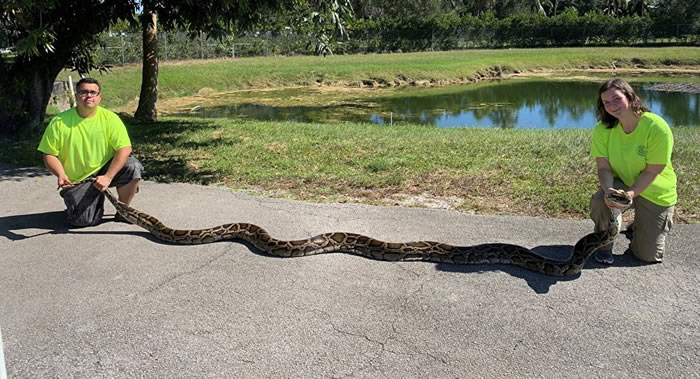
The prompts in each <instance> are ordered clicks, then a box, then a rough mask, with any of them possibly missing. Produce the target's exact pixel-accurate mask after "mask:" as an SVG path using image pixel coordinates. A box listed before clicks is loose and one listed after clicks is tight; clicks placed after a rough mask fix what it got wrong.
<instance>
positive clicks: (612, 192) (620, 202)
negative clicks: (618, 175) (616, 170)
mask: <svg viewBox="0 0 700 379" xmlns="http://www.w3.org/2000/svg"><path fill="white" fill-rule="evenodd" d="M632 198H634V192H633V191H624V190H619V189H615V188H607V189H605V197H604V199H605V205H606V206H607V207H608V208H610V209H626V208H628V207H629V206H630V205H632Z"/></svg>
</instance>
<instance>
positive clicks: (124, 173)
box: [60, 156, 144, 227]
mask: <svg viewBox="0 0 700 379" xmlns="http://www.w3.org/2000/svg"><path fill="white" fill-rule="evenodd" d="M111 163H112V161H111V160H110V161H109V162H107V164H105V165H104V166H103V167H102V168H101V169H100V171H98V172H97V173H95V174H92V175H91V176H90V178H95V177H98V176H100V175H104V174H105V173H106V172H107V170H108V169H109V165H110V164H111ZM143 171H144V170H143V165H141V162H139V160H138V159H136V158H134V157H132V156H129V158H128V159H127V161H126V163H125V164H124V167H122V169H121V170H119V172H118V173H117V175H115V176H114V179H112V183H111V184H110V185H109V186H110V187H121V186H124V185H126V184H128V183H129V182H131V181H132V180H134V179H141V176H142V174H143ZM60 194H61V197H62V198H63V202H64V203H66V223H68V225H71V226H77V227H83V226H92V225H97V224H99V223H100V221H101V220H102V215H103V214H104V203H105V195H104V194H103V193H102V192H100V191H98V190H97V188H95V187H94V186H93V182H83V183H81V184H78V185H77V186H75V187H72V188H64V189H62V190H61V192H60Z"/></svg>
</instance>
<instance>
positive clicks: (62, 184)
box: [58, 174, 75, 189]
mask: <svg viewBox="0 0 700 379" xmlns="http://www.w3.org/2000/svg"><path fill="white" fill-rule="evenodd" d="M73 187H75V184H73V182H71V181H70V179H68V176H66V175H65V174H64V175H58V188H59V189H61V188H73Z"/></svg>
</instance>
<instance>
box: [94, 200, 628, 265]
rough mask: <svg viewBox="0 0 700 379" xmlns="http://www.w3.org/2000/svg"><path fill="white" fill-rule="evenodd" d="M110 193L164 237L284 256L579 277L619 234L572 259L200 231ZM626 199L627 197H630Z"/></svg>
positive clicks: (132, 218) (226, 228) (605, 236)
mask: <svg viewBox="0 0 700 379" xmlns="http://www.w3.org/2000/svg"><path fill="white" fill-rule="evenodd" d="M104 193H105V196H106V197H107V199H108V200H109V201H110V202H111V203H112V204H113V205H114V207H115V208H116V210H117V212H118V213H119V214H120V215H122V216H123V217H124V218H126V219H127V220H128V221H129V222H131V223H133V224H136V225H138V226H140V227H142V228H144V229H146V230H147V231H148V232H150V233H151V234H152V235H153V236H155V237H156V238H158V239H160V240H163V241H166V242H170V243H175V244H201V243H211V242H216V241H223V240H236V239H239V240H243V241H247V242H249V243H251V244H252V245H253V246H255V247H256V248H257V249H259V250H260V251H263V252H265V253H268V254H270V255H274V256H278V257H303V256H308V255H314V254H321V253H329V252H335V251H342V252H348V253H353V254H357V255H361V256H364V257H368V258H374V259H380V260H387V261H399V260H423V261H431V262H440V263H454V264H485V263H499V264H511V265H516V266H520V267H524V268H526V269H529V270H532V271H536V272H539V273H542V274H547V275H554V276H573V275H577V274H579V273H580V272H581V269H582V268H583V265H584V264H585V263H586V260H587V259H588V257H590V256H591V254H593V252H595V251H596V250H598V248H600V247H602V246H605V245H607V244H609V243H610V242H612V241H613V239H614V238H615V236H616V235H617V233H618V226H617V223H616V222H614V220H613V221H612V222H611V223H610V224H611V228H610V229H608V230H603V231H600V232H595V233H590V234H588V235H586V236H584V237H583V238H581V239H580V240H579V241H578V242H576V245H574V247H573V250H572V252H571V256H570V257H569V258H568V259H566V260H556V259H551V258H547V257H543V256H541V255H538V254H536V253H534V252H532V251H531V250H530V249H527V248H525V247H522V246H518V245H511V244H504V243H492V244H483V245H475V246H453V245H448V244H444V243H439V242H431V241H417V242H406V243H391V242H384V241H380V240H377V239H374V238H371V237H367V236H364V235H361V234H356V233H342V232H333V233H324V234H319V235H317V236H314V237H311V238H307V239H301V240H293V241H285V240H279V239H276V238H273V237H272V236H270V234H269V233H268V232H267V231H266V230H265V229H263V228H261V227H259V226H257V225H254V224H248V223H233V224H225V225H220V226H216V227H213V228H208V229H196V230H178V229H171V228H169V227H167V226H165V225H164V224H163V223H162V222H160V221H159V220H158V219H157V218H155V217H153V216H151V215H148V214H146V213H143V212H141V211H139V210H137V209H134V208H132V207H130V206H128V205H126V204H124V203H122V202H120V201H119V200H117V199H116V198H115V197H114V195H112V193H111V192H109V190H106V191H105V192H104ZM621 201H622V202H624V199H623V200H621ZM611 217H612V214H611Z"/></svg>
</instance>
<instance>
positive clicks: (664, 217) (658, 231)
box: [591, 179, 675, 263]
mask: <svg viewBox="0 0 700 379" xmlns="http://www.w3.org/2000/svg"><path fill="white" fill-rule="evenodd" d="M613 187H614V188H617V189H623V190H625V191H626V190H628V189H629V187H627V186H626V185H624V183H622V182H621V181H620V180H618V179H615V182H614V183H613ZM603 196H604V192H603V190H602V189H600V188H599V189H598V192H596V193H595V194H594V195H593V196H591V219H592V220H593V222H594V223H595V231H596V232H598V231H601V230H606V229H608V228H609V226H610V220H611V216H610V212H611V210H610V208H608V207H607V206H606V205H605V201H604V200H603ZM630 208H634V223H633V228H632V231H633V236H632V243H631V244H630V250H632V253H633V254H634V256H635V257H637V259H639V260H642V261H644V262H650V263H653V262H661V261H662V260H663V257H664V249H665V247H666V235H667V234H668V232H669V231H670V230H671V227H672V226H673V211H674V209H675V207H674V206H671V207H663V206H660V205H657V204H654V203H652V202H651V201H649V200H647V199H645V198H643V197H641V196H637V197H635V198H634V201H633V203H632V206H631V207H630ZM621 223H622V213H620V214H619V215H618V220H617V224H618V225H621ZM610 248H612V246H610Z"/></svg>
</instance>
